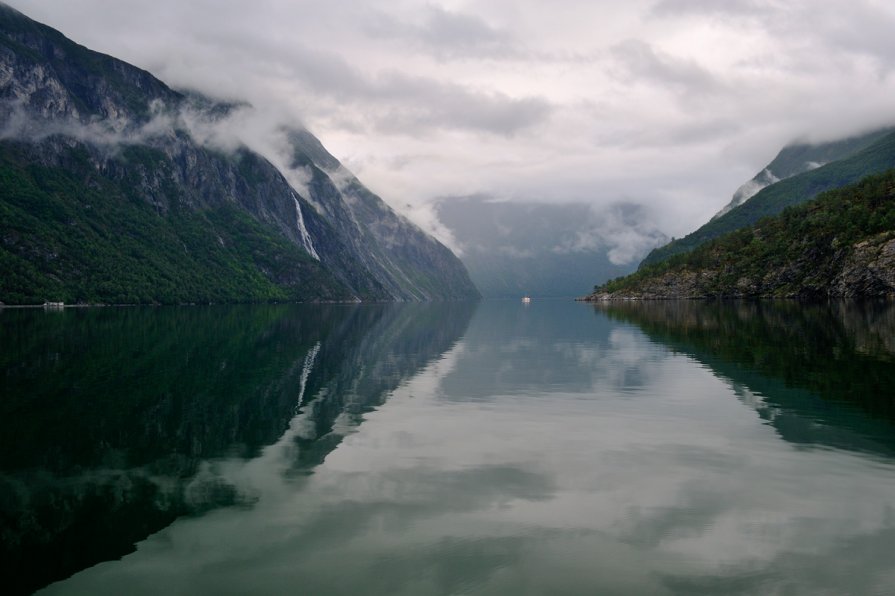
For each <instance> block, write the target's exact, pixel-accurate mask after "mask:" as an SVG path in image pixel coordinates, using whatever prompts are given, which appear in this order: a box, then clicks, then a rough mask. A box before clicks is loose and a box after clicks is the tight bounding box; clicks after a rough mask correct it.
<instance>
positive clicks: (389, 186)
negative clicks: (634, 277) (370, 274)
mask: <svg viewBox="0 0 895 596" xmlns="http://www.w3.org/2000/svg"><path fill="white" fill-rule="evenodd" d="M10 4H11V5H12V6H14V7H15V8H17V9H19V10H21V11H23V12H24V13H25V14H27V15H29V16H31V17H32V18H35V19H37V20H39V21H42V22H45V23H47V24H49V25H51V26H53V27H56V28H58V29H60V30H61V31H63V32H64V33H65V34H66V35H68V36H69V37H71V38H73V39H74V40H75V41H77V42H79V43H82V44H84V45H87V46H89V47H92V48H94V49H97V50H99V51H103V52H106V53H109V54H112V55H115V56H117V57H120V58H122V59H124V60H127V61H129V62H131V63H134V64H136V65H138V66H140V67H143V68H146V69H147V70H149V71H150V72H152V73H153V74H155V75H157V76H159V77H160V78H162V79H163V80H164V81H166V82H168V83H169V84H171V85H173V86H175V87H180V88H192V89H197V90H199V91H201V92H203V93H205V94H209V95H212V96H215V97H220V98H223V99H227V100H237V101H247V102H250V103H251V104H252V105H254V106H255V107H256V108H257V112H258V115H255V116H252V117H251V118H247V121H246V122H245V127H244V130H243V131H242V133H241V135H242V136H243V137H252V136H253V135H254V136H255V137H257V139H256V141H257V143H263V142H264V141H261V139H260V137H261V134H262V132H268V131H269V130H270V129H271V128H274V127H273V126H272V125H268V124H267V123H266V122H261V123H259V120H277V119H279V120H291V121H293V122H302V123H304V124H305V125H306V126H307V127H308V128H309V129H310V130H311V131H312V132H314V133H315V134H316V135H317V136H319V137H320V138H321V139H322V140H323V142H324V144H326V146H327V147H328V148H329V149H330V151H332V153H333V154H334V155H336V156H337V157H339V158H340V159H342V161H343V162H344V163H345V164H346V166H347V167H348V168H349V169H351V170H352V171H354V172H355V173H356V174H357V175H358V176H359V177H360V178H361V179H362V180H363V181H364V182H365V183H366V184H367V185H368V186H370V187H371V188H372V189H373V190H374V191H375V192H377V193H378V194H380V195H382V196H383V198H385V199H386V200H387V201H389V202H390V203H391V204H392V205H393V206H394V207H396V208H397V209H399V210H401V211H404V212H405V213H408V214H409V215H410V216H411V217H417V216H419V220H418V221H425V220H426V216H427V214H428V215H429V216H431V213H432V210H431V208H429V206H428V205H429V204H430V202H431V201H432V200H433V198H434V197H439V196H441V197H443V196H451V195H454V196H466V195H471V194H476V193H483V194H487V195H489V196H495V197H499V198H501V199H502V200H509V201H520V202H525V201H529V202H530V201H532V200H537V201H552V202H557V203H567V202H583V203H588V204H590V205H593V206H594V207H595V209H597V210H601V209H609V208H610V206H611V205H614V204H618V203H619V202H625V201H629V200H633V201H635V202H637V203H638V204H641V205H643V206H644V209H645V210H647V211H648V212H649V213H650V218H651V219H654V220H655V221H658V222H661V227H662V231H663V232H664V233H665V234H667V235H669V236H680V235H683V234H686V233H687V232H689V231H691V230H692V229H694V228H695V227H697V226H698V225H699V224H701V223H702V222H704V221H706V220H707V219H708V218H709V217H710V216H711V215H712V214H713V213H715V212H716V211H717V210H718V209H720V208H721V207H722V206H723V205H725V204H726V203H727V202H728V201H729V199H730V196H731V194H732V193H733V192H734V190H736V188H737V187H739V186H740V184H742V183H743V182H744V181H746V180H748V179H749V178H751V177H752V176H753V175H754V174H755V173H756V172H758V171H760V170H761V169H762V167H763V166H764V165H765V164H766V163H768V162H769V161H770V160H771V159H772V158H773V156H774V155H775V154H776V152H777V150H778V149H779V148H780V147H781V146H782V145H783V144H785V143H787V142H789V141H791V140H793V139H796V138H799V139H801V140H809V141H823V140H829V139H832V138H836V137H841V136H844V135H848V134H852V133H857V132H861V131H864V130H868V129H870V128H873V127H875V126H880V125H884V124H892V123H895V103H893V102H892V101H891V98H892V97H893V96H895V77H893V76H892V69H893V67H895V37H893V36H892V34H891V32H892V31H895V7H893V6H889V5H886V4H884V3H880V2H876V1H873V0H854V1H849V2H845V1H844V0H836V1H833V0H811V1H809V0H794V1H792V2H786V3H781V2H776V1H773V0H734V1H729V2H714V1H710V0H658V1H657V0H632V1H631V2H626V3H623V4H621V3H609V2H580V1H579V0H564V1H562V2H559V3H553V4H550V5H545V4H544V3H542V2H535V1H534V0H514V1H512V2H511V1H510V0H485V1H482V2H469V1H465V0H451V1H449V2H448V1H445V0H434V1H416V0H399V1H397V2H391V3H388V4H387V5H380V6H377V7H375V8H374V7H371V6H370V5H369V3H365V2H361V1H360V0H332V1H331V2H327V3H323V4H322V3H319V2H310V1H309V0H296V1H287V0H258V1H257V2H254V3H252V5H251V6H249V5H247V4H246V3H244V2H238V1H236V0H214V1H213V0H197V1H195V2H189V3H184V2H177V1H175V0H156V1H155V2H151V3H147V2H137V1H136V0H120V1H118V2H114V3H109V2H105V1H103V0H68V1H66V2H64V3H60V2H56V1H54V0H13V1H12V2H10ZM262 124H263V125H262ZM253 127H256V128H253ZM257 143H256V144H257ZM248 144H250V146H251V143H248ZM269 153H270V152H265V155H267V154H269ZM616 223H617V224H618V225H621V226H625V225H626V224H625V220H624V219H622V220H619V221H618V222H616ZM427 225H428V227H429V228H430V229H431V228H433V227H437V222H434V221H432V219H431V217H429V219H428V222H427ZM629 228H630V226H628V228H625V229H629ZM622 244H623V243H622ZM617 256H618V258H619V259H623V258H625V257H624V251H622V252H620V253H618V255H617Z"/></svg>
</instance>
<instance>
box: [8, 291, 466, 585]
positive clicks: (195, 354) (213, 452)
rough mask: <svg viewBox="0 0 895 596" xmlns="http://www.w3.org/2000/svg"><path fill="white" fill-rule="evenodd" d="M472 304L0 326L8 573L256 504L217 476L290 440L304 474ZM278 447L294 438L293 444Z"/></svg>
mask: <svg viewBox="0 0 895 596" xmlns="http://www.w3.org/2000/svg"><path fill="white" fill-rule="evenodd" d="M474 308H475V307H474V305H471V304H466V303H451V304H412V305H363V306H356V305H351V306H346V305H315V306H295V305H290V306H239V307H207V308H206V307H201V308H158V309H148V308H129V309H98V310H97V309H90V310H66V311H64V312H59V313H44V312H40V311H9V310H7V311H3V312H2V313H0V339H2V344H3V346H4V349H3V350H2V351H0V516H2V519H3V529H2V534H0V572H2V574H3V576H4V577H5V578H6V582H5V588H6V590H7V593H13V594H15V593H29V592H31V591H33V590H35V589H37V588H39V587H41V586H43V585H46V584H48V583H50V582H52V581H55V580H58V579H61V578H64V577H67V576H68V575H71V574H72V573H74V572H76V571H78V570H80V569H83V568H85V567H89V566H91V565H93V564H95V563H97V562H99V561H103V560H109V559H115V558H120V557H122V556H123V555H125V554H127V553H129V552H131V551H133V550H134V544H135V543H136V542H138V541H140V540H142V539H143V538H145V537H146V536H148V535H149V534H152V533H154V532H156V531H158V530H159V529H161V528H163V527H165V526H167V525H168V524H170V523H171V522H172V521H174V519H176V518H177V517H180V516H183V515H192V514H198V513H202V512H204V511H207V510H209V509H213V508H217V507H223V506H229V505H234V504H243V505H250V504H251V502H252V500H253V498H254V497H253V496H252V495H251V494H244V493H243V492H241V491H240V489H238V488H237V487H236V486H235V485H233V484H231V483H230V482H228V481H227V480H225V479H224V477H223V476H222V475H220V474H218V473H216V471H215V468H216V464H215V462H219V461H224V460H225V459H233V458H237V459H242V460H245V459H251V458H256V457H258V456H259V455H260V454H261V453H262V451H263V449H264V448H265V446H267V445H270V444H272V443H274V442H275V441H277V440H278V439H280V438H281V437H284V436H286V435H284V433H286V431H287V429H288V428H290V424H292V425H293V426H294V425H295V421H296V420H299V419H300V421H301V425H302V427H301V429H300V432H296V433H293V434H291V435H288V433H287V435H288V437H287V438H288V439H289V440H290V441H291V442H292V448H291V451H290V453H291V455H292V461H291V463H290V465H289V469H288V471H287V473H290V474H291V473H298V474H300V475H304V474H307V473H310V472H311V471H312V470H313V468H314V467H315V466H316V465H318V464H319V463H321V462H322V461H323V460H324V458H325V457H326V456H327V454H328V453H330V452H331V451H332V450H333V449H334V448H335V447H336V446H337V445H338V444H339V442H340V441H341V438H342V436H343V435H344V433H345V432H346V430H345V429H346V428H350V427H352V426H356V425H357V424H359V423H360V422H361V418H362V415H363V413H364V412H366V411H369V410H370V409H372V408H375V407H376V406H378V405H381V404H382V403H383V401H384V400H385V399H386V398H387V396H388V393H389V391H391V390H393V389H394V388H396V387H397V386H398V385H399V384H400V383H402V382H403V381H404V380H406V379H408V378H409V377H411V376H413V375H414V374H415V373H416V372H418V371H419V370H420V369H421V368H422V367H424V366H425V365H426V364H427V363H428V362H430V361H432V360H433V359H434V358H437V357H438V356H439V355H441V354H442V353H444V352H445V351H446V350H448V349H449V348H450V347H451V346H452V345H453V344H454V343H455V342H456V341H457V340H458V339H459V338H460V336H461V335H462V334H463V333H464V331H465V329H466V326H467V325H468V323H469V319H470V317H471V315H472V312H473V310H474ZM281 440H282V439H281Z"/></svg>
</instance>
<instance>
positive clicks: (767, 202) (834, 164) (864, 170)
mask: <svg viewBox="0 0 895 596" xmlns="http://www.w3.org/2000/svg"><path fill="white" fill-rule="evenodd" d="M868 141H870V143H869V144H865V143H867V142H868ZM859 147H860V148H859ZM858 148H859V149H858ZM856 149H857V150H856ZM852 151H854V152H852ZM840 152H841V153H840ZM836 154H844V155H846V157H842V158H841V159H838V160H835V161H831V162H830V163H827V164H826V165H823V166H820V167H817V168H814V169H811V170H808V171H804V172H802V173H800V174H796V175H793V176H791V177H789V178H786V179H783V180H780V181H779V182H775V183H773V184H770V185H769V186H767V187H766V188H763V189H762V190H760V191H759V192H757V193H756V194H755V195H754V196H752V197H751V198H749V199H748V200H747V201H745V202H744V203H742V204H741V205H739V206H737V207H734V208H732V209H730V210H729V211H726V212H723V211H722V213H719V214H718V215H717V216H715V217H714V218H713V219H712V220H710V221H709V222H708V223H706V224H705V225H703V226H702V227H700V228H699V229H697V230H696V231H695V232H693V233H691V234H688V235H687V236H685V237H683V238H680V239H678V240H673V241H672V242H670V243H669V244H666V245H665V246H662V247H659V248H657V249H655V250H654V251H652V252H651V253H650V254H649V255H647V257H646V258H645V259H644V260H643V262H642V263H641V264H640V266H641V267H643V266H645V265H650V264H653V263H657V262H659V261H662V260H664V259H667V258H669V257H670V256H672V255H675V254H679V253H684V252H688V251H690V250H693V249H694V248H696V247H697V246H699V245H701V244H702V243H704V242H706V241H708V240H711V239H713V238H717V237H719V236H721V235H722V234H725V233H727V232H731V231H733V230H736V229H739V228H742V227H745V226H748V225H751V224H753V223H755V222H757V221H758V220H759V219H761V218H762V217H765V216H768V215H775V214H777V213H780V212H781V211H783V210H784V209H785V208H786V207H789V206H791V205H796V204H799V203H803V202H805V201H808V200H810V199H812V198H814V197H815V196H817V194H818V193H821V192H823V191H826V190H830V189H834V188H839V187H842V186H845V185H847V184H851V183H854V182H857V181H858V180H860V179H861V178H863V177H865V176H868V175H870V174H875V173H878V172H882V171H884V170H887V169H889V168H891V167H893V166H895V132H893V131H892V130H891V129H885V130H882V131H876V132H875V133H871V134H870V135H866V136H864V137H857V138H856V139H853V140H846V141H842V142H840V143H838V144H829V145H826V146H821V147H819V148H816V149H814V150H811V149H809V148H807V147H806V146H795V147H793V148H792V149H791V150H789V151H787V150H784V151H782V152H781V153H780V155H778V158H777V159H775V160H774V161H775V162H776V163H777V165H776V166H774V162H772V166H774V167H777V170H776V171H779V172H780V176H779V177H781V178H782V177H783V176H784V175H785V174H786V172H788V171H794V170H793V168H797V167H798V164H799V163H807V162H806V158H810V157H814V158H818V159H823V158H824V156H834V155H836ZM772 166H769V167H768V169H770V168H771V167H772ZM773 171H774V170H772V172H773ZM759 176H761V174H759ZM774 176H775V177H777V175H776V174H774Z"/></svg>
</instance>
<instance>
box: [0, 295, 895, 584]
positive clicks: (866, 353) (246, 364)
mask: <svg viewBox="0 0 895 596" xmlns="http://www.w3.org/2000/svg"><path fill="white" fill-rule="evenodd" d="M0 345H2V350H0V549H2V550H0V582H2V585H3V588H2V589H3V592H4V593H9V594H27V593H31V592H33V591H35V590H39V591H40V593H45V594H249V593H251V594H312V595H318V594H319V595H329V594H371V595H375V594H399V595H420V596H426V595H430V594H431V595H435V594H439V595H440V594H512V595H515V594H877V593H878V594H887V593H893V592H895V564H893V563H892V555H891V552H892V550H893V547H895V309H893V308H890V307H881V306H863V307H855V306H851V307H846V306H843V305H828V306H813V307H808V306H800V305H797V304H792V303H784V304H746V303H743V304H731V303H725V304H718V303H710V304H706V303H695V302H690V303H674V302H669V303H653V304H634V303H622V304H613V305H609V306H605V307H597V308H594V307H592V306H589V305H584V304H575V303H568V302H561V301H557V302H537V301H535V302H534V303H533V304H531V305H527V306H524V305H521V304H517V303H515V302H485V303H481V304H464V303H447V304H421V305H420V304H410V305H352V306H346V305H340V306H266V307H257V306H255V307H249V306H245V307H192V308H186V307H185V308H128V309H90V310H86V309H85V310H65V311H64V312H43V311H36V310H30V311H23V310H4V311H0Z"/></svg>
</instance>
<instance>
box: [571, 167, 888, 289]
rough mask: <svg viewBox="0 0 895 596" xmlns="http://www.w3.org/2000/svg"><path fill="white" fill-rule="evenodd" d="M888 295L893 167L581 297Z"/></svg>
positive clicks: (648, 266)
mask: <svg viewBox="0 0 895 596" xmlns="http://www.w3.org/2000/svg"><path fill="white" fill-rule="evenodd" d="M709 297H725V298H751V297H780V298H803V299H825V298H888V299H892V298H895V169H890V170H888V171H886V172H884V173H882V174H876V175H872V176H868V177H867V178H865V179H863V180H862V181H861V182H859V183H857V184H853V185H850V186H847V187H844V188H841V189H837V190H833V191H827V192H825V193H823V194H821V195H820V196H818V197H817V198H816V199H815V200H813V201H809V202H807V203H803V204H800V205H796V206H793V207H789V208H787V209H785V210H784V211H783V212H782V213H781V214H779V215H777V216H774V217H767V218H765V219H762V220H760V221H759V222H758V223H757V224H754V225H752V226H749V227H745V228H742V229H739V230H736V231H734V232H730V233H728V234H725V235H723V236H720V237H718V238H716V239H714V240H712V241H709V242H705V243H704V244H702V245H700V246H698V247H697V248H695V249H693V250H692V251H690V252H688V253H681V254H677V255H674V256H672V257H670V258H668V259H666V260H664V261H661V262H658V263H653V264H650V265H645V266H642V267H640V269H638V270H637V272H636V273H634V274H632V275H629V276H628V277H624V278H619V279H616V280H612V281H611V282H609V283H607V284H604V285H603V286H601V287H598V288H595V290H594V293H593V294H591V295H590V296H588V297H587V298H586V299H588V300H612V299H655V298H658V299H664V298H709Z"/></svg>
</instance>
